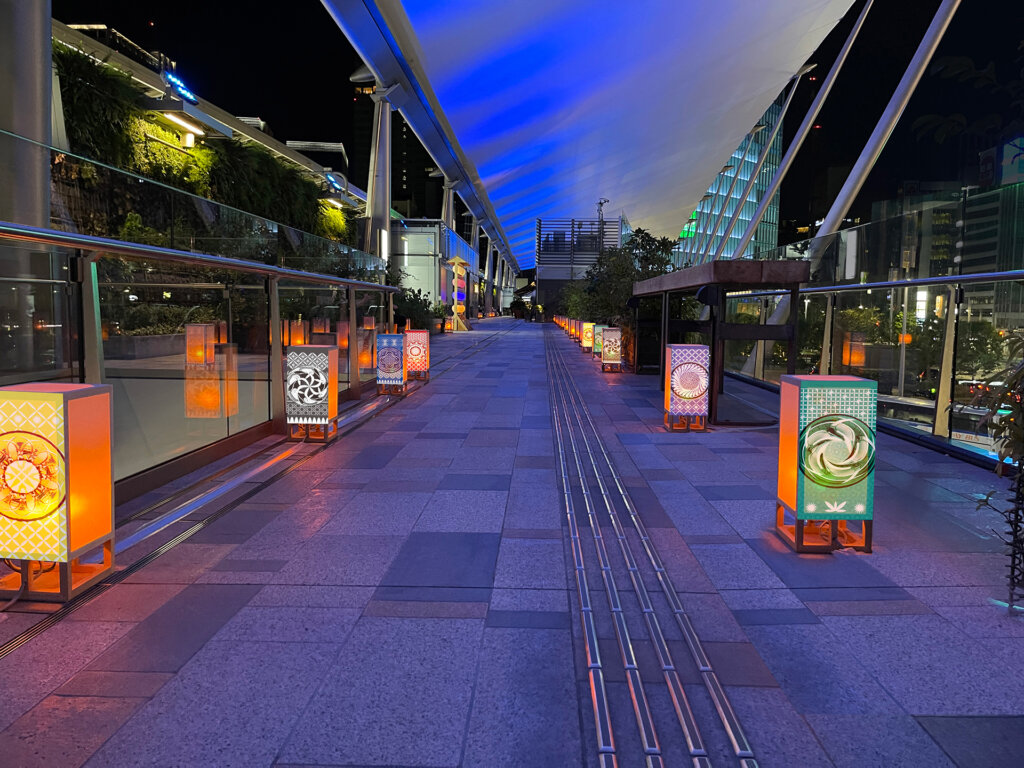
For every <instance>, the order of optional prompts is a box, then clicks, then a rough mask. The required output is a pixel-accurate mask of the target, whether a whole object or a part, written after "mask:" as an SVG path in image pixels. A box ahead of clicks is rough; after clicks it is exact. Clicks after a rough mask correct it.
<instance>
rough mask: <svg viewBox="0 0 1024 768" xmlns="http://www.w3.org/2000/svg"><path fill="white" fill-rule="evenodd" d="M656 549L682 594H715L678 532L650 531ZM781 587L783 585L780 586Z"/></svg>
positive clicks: (709, 581)
mask: <svg viewBox="0 0 1024 768" xmlns="http://www.w3.org/2000/svg"><path fill="white" fill-rule="evenodd" d="M648 534H649V535H650V537H651V541H652V542H653V543H654V546H655V549H657V551H658V554H659V555H660V556H661V560H662V562H663V563H664V565H665V570H666V571H667V572H668V575H669V578H671V579H672V584H673V585H675V588H676V589H677V590H679V591H681V592H714V591H715V585H714V584H712V583H711V579H709V578H708V574H707V573H706V572H705V570H704V568H703V566H702V565H701V563H700V561H698V560H697V558H696V557H695V556H694V553H693V551H692V550H691V549H690V547H688V546H687V544H686V542H685V541H684V540H683V537H682V536H680V535H679V532H678V531H676V530H672V529H668V528H654V529H651V530H649V531H648ZM780 586H781V585H780Z"/></svg>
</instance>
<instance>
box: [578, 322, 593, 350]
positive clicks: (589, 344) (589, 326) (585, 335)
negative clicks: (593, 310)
mask: <svg viewBox="0 0 1024 768" xmlns="http://www.w3.org/2000/svg"><path fill="white" fill-rule="evenodd" d="M580 346H582V347H583V351H584V352H589V351H590V350H592V349H593V348H594V324H593V323H583V328H582V330H581V332H580Z"/></svg>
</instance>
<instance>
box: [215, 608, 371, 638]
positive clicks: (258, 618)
mask: <svg viewBox="0 0 1024 768" xmlns="http://www.w3.org/2000/svg"><path fill="white" fill-rule="evenodd" d="M359 614H360V611H359V609H358V608H326V607H323V606H317V607H311V606H254V605H247V606H244V607H243V608H242V609H241V610H239V611H238V613H236V614H235V615H234V616H233V617H232V618H231V620H230V621H228V623H227V624H225V625H224V627H223V629H221V630H220V632H218V633H217V634H216V635H215V636H214V638H213V640H214V641H217V642H282V643H342V642H344V640H345V636H346V635H347V634H348V633H349V631H350V630H351V629H352V627H353V626H355V623H356V620H357V619H358V618H359Z"/></svg>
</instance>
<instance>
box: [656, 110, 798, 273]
mask: <svg viewBox="0 0 1024 768" xmlns="http://www.w3.org/2000/svg"><path fill="white" fill-rule="evenodd" d="M781 113H782V101H781V99H776V101H775V102H774V103H773V104H772V105H771V106H770V107H769V108H768V110H767V111H766V112H765V113H764V115H763V116H762V117H761V120H760V124H761V125H764V126H766V127H765V129H764V130H762V131H760V132H759V133H757V134H756V135H755V136H754V138H753V141H748V137H747V136H744V137H743V141H742V142H740V145H739V146H738V147H737V148H736V151H735V152H733V153H732V156H731V157H730V158H729V162H728V163H726V165H731V166H732V167H733V170H730V171H727V172H726V173H724V174H720V175H719V176H718V177H716V178H715V181H714V183H712V185H711V186H710V187H709V188H708V191H707V193H706V195H707V197H706V198H705V199H704V200H703V201H702V202H701V203H700V205H698V206H697V210H696V211H694V213H693V215H692V216H691V217H690V221H689V222H688V223H687V225H686V226H685V227H684V228H683V231H682V232H680V233H679V238H680V243H679V246H678V248H677V249H676V250H677V263H678V264H681V265H685V264H697V263H701V262H703V261H709V260H710V259H711V258H712V257H713V255H714V254H715V252H716V251H717V250H718V247H719V245H720V244H721V242H722V235H723V234H724V233H725V230H726V228H727V227H728V225H729V220H730V218H731V217H732V216H733V214H734V213H735V212H736V209H737V208H739V209H740V212H739V218H738V220H737V223H736V226H735V227H734V228H733V230H732V232H731V233H730V235H729V240H728V242H727V243H726V244H725V249H724V250H723V251H722V256H723V257H724V258H726V259H732V258H737V257H738V256H742V257H749V256H752V255H753V254H755V253H758V252H760V251H765V250H768V249H770V248H774V247H775V246H777V245H778V243H779V194H778V193H777V192H776V193H775V197H774V199H773V200H772V202H771V205H769V206H768V210H767V211H766V212H765V215H764V218H763V219H762V220H761V223H760V224H759V225H758V227H757V230H756V232H755V233H754V238H753V239H752V240H751V241H750V243H749V244H748V245H747V247H746V249H745V250H744V252H743V253H742V254H736V247H737V246H738V245H739V241H740V237H742V235H743V232H744V230H746V228H747V225H749V224H750V221H751V219H752V218H753V217H754V211H756V210H757V206H758V205H759V204H760V202H761V197H762V196H763V195H764V192H765V188H766V187H767V186H768V182H769V181H771V178H772V176H774V175H775V172H776V171H777V170H778V168H779V162H780V161H781V160H782V131H781V130H780V131H779V132H778V133H777V134H776V136H775V140H774V141H772V144H771V146H770V147H769V149H768V155H767V156H766V157H765V161H764V165H763V166H761V170H760V171H759V172H758V176H757V181H756V182H755V184H754V188H753V190H752V191H751V193H750V195H749V197H747V199H746V200H741V198H742V196H743V190H744V189H745V188H746V186H747V183H748V182H749V180H750V176H751V174H752V173H753V172H754V167H755V166H756V165H757V159H758V158H759V157H760V156H761V152H762V151H763V150H764V146H765V142H766V141H767V140H768V138H769V136H771V133H772V128H773V127H774V125H775V123H776V122H777V121H778V120H779V117H780V115H781ZM733 174H739V178H737V179H736V183H735V184H733V183H732V180H733ZM730 187H732V190H731V194H730ZM723 208H724V212H723ZM720 215H721V221H720V222H719V223H718V226H717V227H716V226H715V224H716V222H718V220H719V216H720ZM702 254H706V255H702Z"/></svg>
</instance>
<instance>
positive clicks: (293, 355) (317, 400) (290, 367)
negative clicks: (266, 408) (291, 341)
mask: <svg viewBox="0 0 1024 768" xmlns="http://www.w3.org/2000/svg"><path fill="white" fill-rule="evenodd" d="M284 394H285V398H284V412H285V421H286V422H287V423H288V424H317V425H326V424H329V423H330V422H332V421H334V419H335V418H337V416H338V348H337V347H335V346H330V347H328V346H312V345H306V346H302V347H289V348H288V352H287V354H286V355H285V384H284Z"/></svg>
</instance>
